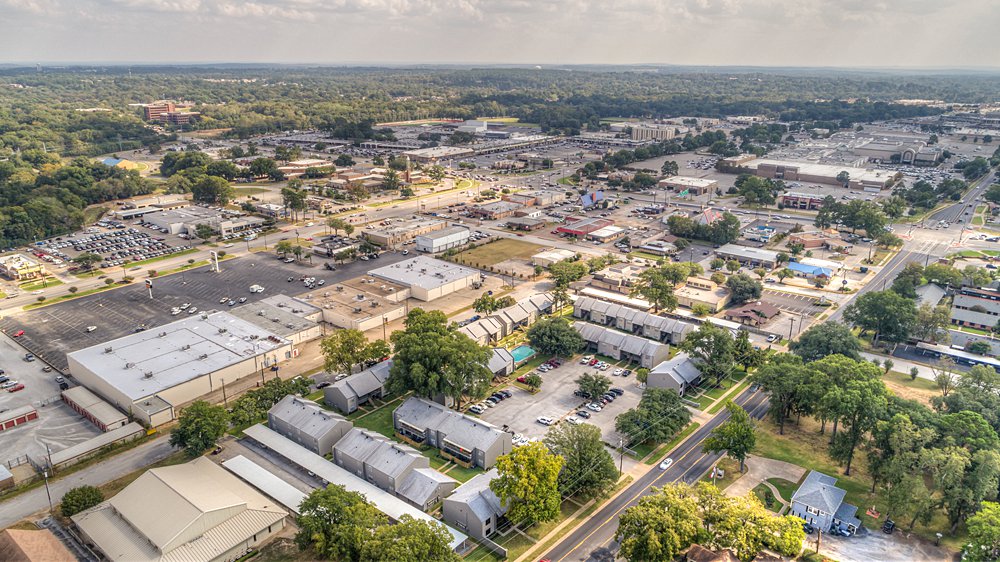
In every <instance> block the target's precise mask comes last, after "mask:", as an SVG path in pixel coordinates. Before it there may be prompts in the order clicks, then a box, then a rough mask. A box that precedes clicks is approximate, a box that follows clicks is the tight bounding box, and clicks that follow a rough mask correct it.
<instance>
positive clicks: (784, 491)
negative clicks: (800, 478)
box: [767, 478, 799, 502]
mask: <svg viewBox="0 0 1000 562" xmlns="http://www.w3.org/2000/svg"><path fill="white" fill-rule="evenodd" d="M767 481H768V482H770V484H771V485H772V486H774V487H775V488H777V489H778V493H779V494H781V499H783V500H785V501H786V502H790V501H791V500H792V494H794V493H795V490H798V489H799V483H798V482H792V481H791V480H785V479H784V478H768V479H767Z"/></svg>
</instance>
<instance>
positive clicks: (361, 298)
mask: <svg viewBox="0 0 1000 562" xmlns="http://www.w3.org/2000/svg"><path fill="white" fill-rule="evenodd" d="M354 298H356V299H358V300H359V301H363V300H365V295H364V293H358V296H356V297H354Z"/></svg>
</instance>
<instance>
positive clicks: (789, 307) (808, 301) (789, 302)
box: [762, 289, 825, 316]
mask: <svg viewBox="0 0 1000 562" xmlns="http://www.w3.org/2000/svg"><path fill="white" fill-rule="evenodd" d="M762 297H763V300H764V302H766V303H768V304H772V305H774V306H776V307H777V308H778V309H779V310H782V311H784V312H794V313H795V314H805V315H807V316H818V315H819V313H820V312H822V311H823V310H825V309H824V308H823V307H821V306H816V303H817V302H819V299H818V298H816V297H810V296H808V295H797V294H794V293H786V292H784V291H778V290H775V289H764V291H763V293H762Z"/></svg>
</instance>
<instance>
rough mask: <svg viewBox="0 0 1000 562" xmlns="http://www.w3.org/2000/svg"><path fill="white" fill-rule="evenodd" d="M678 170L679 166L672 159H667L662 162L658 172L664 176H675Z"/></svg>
mask: <svg viewBox="0 0 1000 562" xmlns="http://www.w3.org/2000/svg"><path fill="white" fill-rule="evenodd" d="M678 171H680V167H679V166H678V165H677V162H675V161H674V160H667V161H665V162H663V166H660V173H662V174H663V175H665V176H676V175H677V172H678Z"/></svg>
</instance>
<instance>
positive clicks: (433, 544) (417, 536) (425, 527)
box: [360, 514, 462, 562]
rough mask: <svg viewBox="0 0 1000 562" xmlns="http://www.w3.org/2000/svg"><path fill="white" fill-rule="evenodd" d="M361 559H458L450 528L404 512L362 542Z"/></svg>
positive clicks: (387, 561)
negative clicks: (391, 523) (397, 519)
mask: <svg viewBox="0 0 1000 562" xmlns="http://www.w3.org/2000/svg"><path fill="white" fill-rule="evenodd" d="M360 559H361V562H397V561H399V560H426V561H428V562H459V561H460V560H461V559H462V558H461V557H460V556H459V555H458V554H456V553H455V551H453V550H452V549H451V535H450V534H449V533H448V529H447V528H445V526H444V525H443V524H441V523H438V522H436V521H434V522H432V521H424V520H422V519H414V518H413V517H411V516H409V515H405V514H404V515H403V516H402V517H401V518H400V520H399V522H397V523H396V524H395V525H382V526H380V527H378V528H376V529H375V532H374V533H373V534H372V536H371V538H369V539H366V540H365V541H364V543H363V544H362V546H361V558H360Z"/></svg>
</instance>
